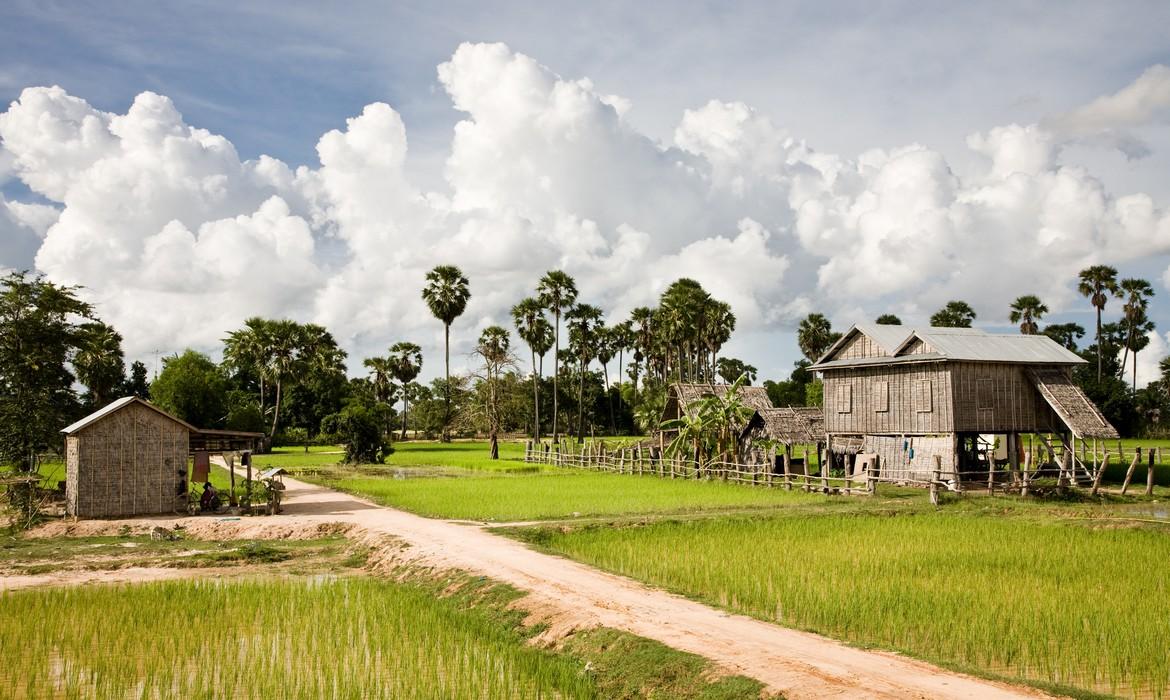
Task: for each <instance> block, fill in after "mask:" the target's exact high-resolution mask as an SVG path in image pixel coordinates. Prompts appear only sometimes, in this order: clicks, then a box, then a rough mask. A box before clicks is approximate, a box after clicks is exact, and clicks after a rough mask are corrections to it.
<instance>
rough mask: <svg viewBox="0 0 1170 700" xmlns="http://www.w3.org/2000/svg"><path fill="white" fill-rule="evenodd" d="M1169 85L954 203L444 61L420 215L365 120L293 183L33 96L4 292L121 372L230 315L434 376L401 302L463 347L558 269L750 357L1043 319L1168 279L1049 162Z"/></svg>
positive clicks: (164, 105) (587, 288) (220, 327)
mask: <svg viewBox="0 0 1170 700" xmlns="http://www.w3.org/2000/svg"><path fill="white" fill-rule="evenodd" d="M1168 74H1170V71H1168V70H1167V69H1165V68H1162V67H1157V68H1156V69H1151V71H1148V72H1147V73H1146V74H1145V75H1143V76H1142V77H1141V78H1139V79H1138V81H1137V82H1135V83H1134V85H1133V86H1130V87H1129V88H1126V89H1125V90H1122V91H1121V92H1119V93H1118V94H1117V95H1114V96H1109V97H1106V98H1102V99H1101V100H1099V101H1097V102H1094V103H1092V104H1090V105H1087V106H1086V107H1084V108H1082V109H1081V110H1079V111H1074V112H1070V113H1069V114H1068V115H1064V116H1063V117H1059V118H1054V119H1053V120H1050V121H1049V122H1045V123H1042V124H1033V125H1015V124H1012V125H1007V126H1000V127H996V128H992V129H990V130H988V131H987V132H986V133H981V134H975V135H973V136H971V137H970V138H969V139H968V144H967V145H968V146H969V147H970V148H971V149H973V150H974V151H976V152H977V153H979V154H982V155H983V156H985V157H986V165H985V167H984V169H983V170H982V171H981V172H978V173H975V174H973V175H970V176H967V177H962V178H960V177H959V176H957V175H956V174H955V173H954V172H953V171H952V170H951V168H950V167H949V165H948V163H947V162H946V160H945V159H944V158H943V156H942V155H940V154H939V153H937V152H935V151H932V150H930V149H928V148H925V147H923V146H919V145H913V144H912V145H909V146H905V147H902V148H895V149H891V150H873V151H869V152H865V153H862V154H860V155H859V156H857V157H855V158H846V157H842V156H837V155H832V154H827V153H820V152H817V151H815V150H813V149H812V148H810V147H809V146H808V145H806V144H805V143H804V142H803V141H801V140H799V139H797V138H794V137H793V136H790V135H789V134H787V133H786V132H785V131H784V129H782V128H781V127H779V126H776V125H775V124H774V123H773V121H772V120H771V119H769V118H768V117H766V116H764V115H762V114H759V113H757V112H755V111H753V110H752V109H751V108H750V107H748V106H747V105H744V104H741V103H722V102H717V101H712V102H710V103H708V104H706V105H702V106H699V107H697V108H695V109H693V110H688V111H686V112H685V113H684V114H683V115H682V118H681V121H680V123H679V125H678V127H677V129H676V131H675V134H674V143H672V144H669V145H664V144H660V143H657V142H655V141H653V140H652V139H649V138H647V137H646V136H644V135H643V134H641V133H639V132H638V131H637V130H635V129H634V128H632V127H631V126H630V125H629V123H628V122H627V121H626V120H625V119H624V118H623V115H624V114H625V113H626V111H627V110H629V109H631V103H630V102H629V101H628V100H626V99H624V98H622V97H617V96H613V95H607V94H604V93H603V92H602V91H600V90H598V89H597V88H596V87H595V86H594V85H592V84H591V83H590V81H589V80H587V79H580V80H570V79H565V78H562V77H559V76H558V75H556V74H555V73H553V72H552V71H551V70H550V69H548V68H546V67H545V66H542V65H541V64H539V63H538V62H537V61H535V60H534V59H532V58H530V57H528V56H525V55H522V54H518V53H515V52H513V51H511V50H509V49H508V48H507V47H506V46H503V45H500V44H465V45H462V46H460V47H459V48H458V50H456V51H455V53H454V55H453V56H452V58H451V60H450V61H448V62H446V63H444V64H442V65H441V66H439V68H438V79H439V83H440V84H441V86H442V88H443V89H444V90H446V92H447V94H448V95H449V96H450V98H451V101H452V103H453V106H454V108H455V109H457V110H459V111H460V112H461V113H463V114H464V115H465V117H464V119H463V121H461V122H459V123H458V125H457V126H456V128H455V131H454V135H453V138H452V142H451V149H450V153H449V156H448V159H447V162H446V167H445V178H446V183H447V187H446V188H445V189H444V190H443V191H439V192H429V191H422V190H421V189H419V188H418V187H417V186H416V185H414V184H412V183H411V181H410V180H409V178H408V177H407V176H406V174H405V170H404V163H405V161H406V159H407V157H408V153H407V132H406V128H405V126H404V124H403V121H402V119H401V118H400V116H399V115H398V113H397V112H395V110H394V109H393V108H392V107H391V106H388V105H386V104H382V103H375V104H371V105H368V106H367V107H366V108H365V109H364V110H363V111H362V113H361V114H360V115H358V116H355V117H353V118H352V119H349V120H348V121H347V123H346V125H345V128H344V129H339V130H335V131H331V132H329V133H327V134H325V135H324V136H322V137H321V139H320V141H319V142H318V144H317V152H318V155H319V157H320V165H319V167H315V168H314V167H299V168H297V169H295V170H294V169H291V168H290V167H289V166H287V165H286V164H284V163H282V162H280V161H278V160H276V159H273V158H269V157H267V156H261V157H260V158H258V159H255V160H241V158H240V156H239V154H238V153H237V152H236V150H235V148H234V147H233V145H232V144H231V142H230V141H228V140H227V139H226V138H224V137H223V136H219V135H215V134H211V133H209V132H207V131H205V130H202V129H199V128H197V127H193V126H191V125H188V124H186V123H185V122H184V120H183V117H182V115H181V114H180V113H179V111H178V110H177V109H176V107H175V105H174V104H173V103H172V102H171V101H170V100H169V99H168V98H166V97H164V96H161V95H156V94H153V93H149V92H148V93H142V94H141V95H139V96H138V97H137V98H136V99H135V101H134V103H133V104H132V105H131V106H130V108H129V109H128V110H127V112H126V113H125V114H112V113H107V112H102V111H99V110H97V109H95V108H93V107H92V106H91V105H89V104H88V103H87V102H85V101H84V100H83V99H81V98H78V97H75V96H72V95H69V94H67V93H66V92H65V91H64V90H62V89H60V88H56V87H53V88H41V87H37V88H28V89H26V90H24V91H23V93H22V94H21V96H20V98H19V100H17V101H16V102H14V103H12V105H11V106H10V107H9V109H8V111H7V112H5V113H3V114H0V139H2V148H0V178H2V177H4V173H5V172H10V173H11V175H10V176H11V177H16V178H19V180H20V181H21V182H23V183H24V185H25V186H27V188H28V189H30V190H31V191H33V192H35V193H36V194H37V195H40V197H42V198H43V199H44V200H45V201H48V202H50V203H51V205H45V204H33V203H22V202H17V201H11V200H4V199H0V265H2V264H4V263H5V261H6V260H7V261H12V260H20V259H21V255H22V254H25V255H27V254H29V253H31V251H34V250H35V251H36V253H35V264H36V268H37V269H39V270H40V271H43V272H44V273H46V274H47V275H49V276H50V277H51V278H52V279H54V280H56V281H59V282H62V283H69V284H79V285H83V286H84V288H85V295H86V296H87V297H88V298H89V299H90V300H91V301H93V302H95V303H96V304H97V305H98V307H99V310H100V312H101V315H102V316H103V317H104V318H106V319H107V320H109V321H110V322H112V323H114V324H115V325H116V326H117V327H118V328H119V329H120V330H121V331H122V333H123V334H124V335H125V337H126V340H127V346H128V350H129V352H130V354H131V355H137V356H141V355H144V354H145V353H147V352H150V351H152V350H154V349H157V348H161V349H163V350H174V349H179V348H181V347H183V346H187V345H191V346H195V347H203V348H207V349H212V348H216V347H217V346H218V344H219V340H220V339H221V338H222V337H223V336H224V334H225V333H226V332H227V331H228V330H231V329H232V328H235V327H237V326H238V325H239V324H240V322H241V321H242V320H243V319H244V318H245V317H247V316H251V315H265V316H287V317H291V318H297V319H301V320H314V321H317V322H321V323H324V324H326V325H327V326H328V327H329V328H330V329H332V330H333V331H334V332H335V334H336V335H337V336H338V337H339V338H340V339H341V340H342V342H343V343H344V344H345V345H346V346H347V347H348V348H349V349H350V350H351V352H353V353H354V354H355V355H356V356H357V357H359V358H360V357H361V356H363V355H367V354H373V353H377V352H381V351H383V349H384V347H385V346H386V345H387V344H388V343H390V342H393V341H394V340H397V339H404V338H409V339H413V340H416V341H419V342H421V343H422V344H424V347H430V348H436V347H438V344H439V342H441V341H440V338H441V332H440V329H439V328H438V324H437V323H436V322H434V320H433V319H431V318H430V316H429V314H427V312H426V309H425V308H424V306H423V304H422V302H421V300H420V299H419V291H418V290H419V289H420V287H421V285H422V280H423V275H424V273H425V272H426V270H427V269H429V268H430V267H432V266H434V265H436V264H440V263H452V264H456V265H460V266H461V267H463V268H464V270H465V272H466V273H467V274H468V276H469V277H470V278H471V282H472V293H473V297H472V302H471V305H470V307H469V309H468V313H467V314H466V315H465V316H464V317H463V318H462V319H461V320H460V322H459V327H458V328H457V330H459V331H461V332H457V333H456V334H455V337H457V338H462V339H463V343H464V344H466V343H467V342H468V340H467V339H468V338H469V337H470V336H471V335H472V333H471V332H472V331H473V330H474V329H475V328H477V327H479V326H482V325H483V324H485V323H489V322H506V320H507V310H508V308H509V307H510V306H511V304H513V303H514V302H515V301H516V300H518V299H519V298H521V297H522V296H524V295H526V294H529V293H530V291H531V289H532V287H533V285H534V284H535V281H536V278H537V277H538V276H539V274H540V273H542V272H543V271H544V270H546V269H550V268H554V267H560V268H564V269H565V270H567V271H568V272H569V273H570V274H573V275H575V276H576V277H577V278H578V282H579V285H580V287H581V291H582V298H583V299H585V300H590V301H592V302H594V303H597V304H599V305H601V306H602V307H603V308H605V309H607V311H609V312H611V313H612V315H613V317H615V318H616V317H619V316H620V315H622V314H624V313H625V312H627V311H628V310H629V309H630V308H632V307H633V306H636V305H639V304H646V303H650V302H652V301H653V299H654V298H655V297H656V296H657V294H658V293H659V292H660V291H661V290H662V289H663V288H664V287H665V285H667V284H669V283H670V282H671V281H672V280H673V279H675V278H677V277H679V276H690V277H695V278H697V279H699V280H700V281H701V282H702V283H703V284H704V285H705V286H706V287H707V288H708V289H710V290H711V291H712V292H713V293H714V294H715V295H716V296H718V297H720V298H723V299H725V300H727V301H729V302H731V303H732V305H733V307H734V310H735V313H736V315H737V316H738V317H739V319H740V327H741V328H742V329H747V330H760V331H770V330H776V329H780V328H784V327H788V326H790V325H791V323H792V321H793V319H794V318H795V317H796V316H797V315H799V314H801V313H803V312H806V311H807V310H809V309H818V310H822V311H826V312H828V313H830V314H837V315H838V317H839V318H840V320H841V321H843V322H847V321H848V320H852V319H851V318H849V316H851V314H854V313H865V314H866V315H867V316H869V315H872V314H874V313H877V312H882V311H888V310H892V311H896V312H899V313H902V314H905V315H906V316H907V317H908V319H909V320H920V319H921V318H922V316H923V315H924V314H925V313H928V312H929V311H930V310H932V309H933V307H936V306H938V305H940V304H941V303H942V302H943V301H945V300H946V299H949V298H964V299H968V300H969V301H971V302H973V303H974V305H975V306H976V308H977V309H984V308H985V309H987V310H988V313H987V315H988V316H997V315H999V314H998V311H999V310H1000V309H1004V308H1006V305H1007V303H1008V302H1009V301H1010V300H1011V299H1012V298H1014V297H1015V296H1017V295H1019V294H1022V293H1036V294H1039V295H1040V296H1041V297H1043V298H1044V299H1045V300H1046V301H1048V303H1049V305H1050V306H1053V307H1055V308H1060V307H1061V306H1062V305H1065V304H1068V303H1070V302H1071V301H1072V299H1073V293H1072V289H1071V286H1070V280H1071V279H1072V278H1073V276H1075V273H1076V271H1077V270H1078V269H1080V268H1081V267H1083V266H1085V265H1088V264H1093V263H1100V262H1106V263H1113V264H1123V263H1125V262H1126V261H1131V260H1134V259H1138V258H1144V257H1147V256H1150V255H1155V254H1163V253H1166V252H1167V251H1170V217H1168V216H1167V214H1166V212H1165V210H1164V209H1163V208H1161V207H1160V206H1158V205H1157V204H1156V203H1155V202H1153V201H1152V200H1151V199H1150V198H1149V197H1148V196H1146V195H1143V194H1134V195H1126V196H1115V195H1113V194H1111V193H1109V192H1106V191H1105V190H1104V187H1103V185H1102V184H1101V183H1100V182H1099V181H1098V180H1096V179H1095V178H1093V177H1092V176H1091V175H1090V174H1089V173H1088V172H1085V171H1084V170H1083V169H1080V168H1077V167H1072V166H1068V165H1064V164H1062V162H1061V153H1062V149H1063V148H1064V146H1066V145H1067V144H1069V143H1073V142H1074V141H1083V140H1085V139H1086V138H1088V137H1091V136H1093V135H1100V136H1102V137H1107V138H1115V137H1117V135H1118V134H1119V133H1121V131H1120V130H1123V129H1127V128H1130V127H1132V126H1134V125H1135V124H1136V123H1138V122H1140V121H1141V120H1142V119H1148V118H1150V115H1151V114H1152V113H1154V112H1157V111H1158V110H1159V109H1161V108H1162V106H1163V105H1164V104H1165V103H1166V102H1167V97H1166V92H1165V88H1164V87H1163V83H1164V82H1166V81H1167V80H1168V78H1167V76H1168ZM1124 143H1125V144H1129V145H1132V144H1133V140H1132V139H1125V140H1124ZM1116 145H1120V142H1119V143H1118V144H1116ZM8 264H9V266H12V263H11V262H9V263H8ZM463 349H466V348H465V347H464V348H463ZM458 350H459V348H457V350H456V352H458ZM759 361H760V360H757V362H759ZM765 365H766V362H765ZM353 366H354V367H355V368H356V367H357V364H356V362H355V363H353Z"/></svg>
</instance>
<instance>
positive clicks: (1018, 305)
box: [1008, 294, 1048, 335]
mask: <svg viewBox="0 0 1170 700" xmlns="http://www.w3.org/2000/svg"><path fill="white" fill-rule="evenodd" d="M1046 313H1048V307H1047V306H1045V305H1044V302H1042V301H1040V297H1038V296H1036V295H1035V294H1025V295H1024V296H1022V297H1018V298H1017V299H1016V300H1015V301H1013V302H1012V310H1011V313H1010V314H1008V319H1009V320H1010V321H1011V322H1012V323H1018V324H1020V332H1021V333H1023V334H1024V335H1036V334H1037V333H1039V332H1040V326H1039V325H1038V324H1037V323H1036V322H1037V321H1039V320H1040V319H1041V318H1043V317H1044V314H1046Z"/></svg>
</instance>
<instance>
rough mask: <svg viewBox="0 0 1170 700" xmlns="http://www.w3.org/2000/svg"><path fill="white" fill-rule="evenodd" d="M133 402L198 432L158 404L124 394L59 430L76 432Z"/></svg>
mask: <svg viewBox="0 0 1170 700" xmlns="http://www.w3.org/2000/svg"><path fill="white" fill-rule="evenodd" d="M133 403H138V404H142V405H143V406H146V407H147V408H149V409H150V410H152V411H154V412H155V413H158V414H159V415H161V416H165V417H166V418H169V419H171V420H173V421H174V422H176V423H178V424H179V425H182V426H183V427H185V428H186V429H187V430H190V431H191V432H198V430H199V429H198V428H196V427H195V426H193V425H191V424H190V423H188V422H187V421H185V420H182V419H181V418H176V417H175V416H172V415H171V414H169V413H167V412H166V411H164V410H162V409H161V408H159V407H158V406H155V405H154V404H152V403H151V402H149V401H147V400H145V399H143V398H140V397H138V396H125V397H122V398H120V399H118V400H117V401H114V402H112V403H109V404H107V405H106V406H104V407H102V408H100V409H98V410H96V411H94V412H93V413H91V414H89V415H88V416H86V417H85V418H82V419H81V420H79V421H77V422H76V423H73V424H72V425H68V426H66V427H65V428H63V429H62V430H61V432H62V433H65V434H66V435H72V434H73V433H76V432H77V431H79V430H81V429H82V428H86V427H88V426H90V425H93V424H94V423H97V422H98V421H100V420H102V419H103V418H105V417H106V416H109V415H112V414H114V413H117V412H118V411H121V410H122V409H123V408H126V407H127V406H129V405H130V404H133Z"/></svg>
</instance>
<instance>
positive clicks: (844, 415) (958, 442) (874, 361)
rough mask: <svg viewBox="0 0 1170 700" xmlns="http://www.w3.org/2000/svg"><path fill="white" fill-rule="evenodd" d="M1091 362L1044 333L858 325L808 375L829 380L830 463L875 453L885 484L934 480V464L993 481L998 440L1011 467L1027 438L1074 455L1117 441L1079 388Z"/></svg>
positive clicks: (826, 385)
mask: <svg viewBox="0 0 1170 700" xmlns="http://www.w3.org/2000/svg"><path fill="white" fill-rule="evenodd" d="M1084 363H1085V361H1084V360H1083V359H1081V358H1080V357H1079V356H1077V355H1076V354H1074V353H1072V352H1070V351H1069V350H1068V349H1066V348H1064V347H1063V346H1061V345H1060V344H1059V343H1056V342H1055V341H1053V340H1052V339H1051V338H1049V337H1047V336H1043V335H1017V334H1011V335H993V334H989V333H985V332H984V331H981V330H976V329H971V328H922V329H917V330H916V329H911V328H908V327H905V326H882V325H857V326H854V327H852V328H850V329H849V331H848V332H846V333H845V334H844V335H843V336H841V338H840V340H838V341H837V342H836V343H834V344H833V346H832V347H831V348H829V350H828V351H827V352H826V353H825V355H824V356H823V357H821V358H820V360H818V361H817V362H816V364H814V365H813V366H812V367H811V368H810V369H812V370H813V371H815V372H818V373H820V374H821V376H822V377H823V378H824V397H825V398H824V416H825V439H826V443H827V451H828V452H829V453H830V455H834V456H836V457H837V459H838V461H839V462H841V461H843V462H845V463H849V462H850V461H851V459H850V458H849V457H847V455H854V454H857V453H861V452H864V453H871V454H876V455H878V456H879V458H880V462H879V464H880V469H881V470H882V477H883V478H894V479H899V478H904V479H907V480H912V479H915V480H916V479H925V478H928V477H929V476H930V475H931V474H932V471H933V469H934V457H935V456H938V457H940V458H941V463H942V469H943V470H944V471H945V472H949V473H950V474H951V475H952V478H956V479H958V478H960V476H959V475H960V474H964V473H970V472H976V471H979V470H982V471H983V472H984V474H986V473H987V469H988V468H989V464H991V463H990V462H989V461H988V456H987V454H988V452H987V450H986V446H987V445H988V444H989V443H990V442H991V441H992V440H993V439H995V438H996V437H997V438H998V439H1002V440H1004V441H1005V443H1004V444H1006V446H1007V453H1008V455H1009V460H1010V461H1011V462H1012V466H1013V467H1016V466H1018V464H1017V461H1018V455H1019V435H1020V433H1040V434H1046V435H1050V436H1052V437H1051V438H1050V439H1052V440H1057V441H1060V442H1062V443H1064V444H1065V445H1066V446H1067V447H1069V448H1074V447H1075V445H1074V442H1075V441H1076V440H1096V439H1109V438H1116V437H1117V431H1116V430H1115V429H1114V428H1113V426H1111V425H1110V424H1109V422H1108V421H1107V420H1106V419H1105V417H1104V416H1102V415H1101V412H1100V411H1099V410H1097V407H1096V406H1094V405H1093V403H1092V401H1090V400H1089V398H1088V397H1087V396H1085V394H1084V393H1083V392H1082V391H1081V390H1080V388H1079V387H1077V385H1076V384H1075V383H1073V380H1072V370H1073V368H1074V367H1076V366H1077V365H1081V364H1084ZM981 436H982V437H981ZM1044 439H1049V438H1044ZM1072 451H1074V452H1075V450H1072ZM843 457H844V458H843Z"/></svg>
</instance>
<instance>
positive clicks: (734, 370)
mask: <svg viewBox="0 0 1170 700" xmlns="http://www.w3.org/2000/svg"><path fill="white" fill-rule="evenodd" d="M715 366H716V367H717V368H718V371H719V376H720V377H722V378H723V381H725V382H727V383H728V384H730V383H732V382H734V381H735V380H737V379H739V378H740V377H742V376H745V375H746V376H747V381H745V382H744V384H745V385H747V386H751V384H752V382H754V381H756V374H757V372H758V370H757V369H756V368H755V367H753V366H751V365H749V364H747V363H746V362H744V361H743V360H737V359H736V358H734V357H720V358H719V361H718V362H717V363H716V365H715Z"/></svg>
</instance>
